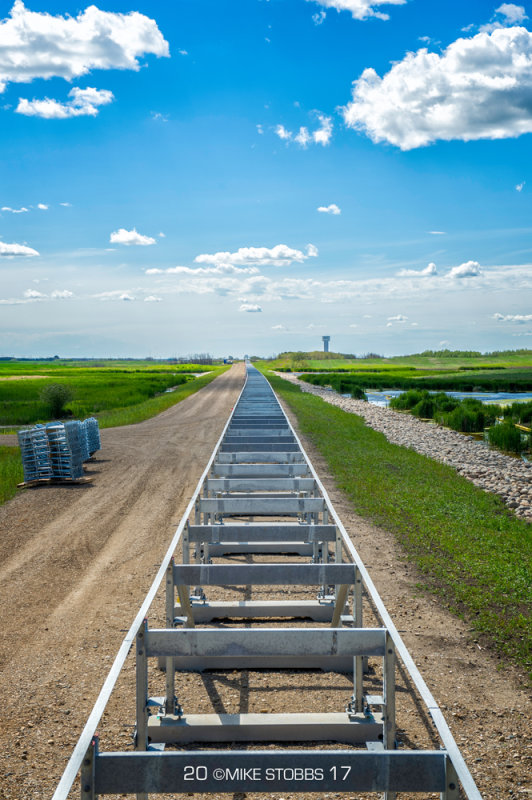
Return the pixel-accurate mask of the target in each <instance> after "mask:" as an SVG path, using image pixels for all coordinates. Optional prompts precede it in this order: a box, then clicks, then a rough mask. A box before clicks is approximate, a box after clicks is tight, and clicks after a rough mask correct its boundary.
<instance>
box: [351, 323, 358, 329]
mask: <svg viewBox="0 0 532 800" xmlns="http://www.w3.org/2000/svg"><path fill="white" fill-rule="evenodd" d="M349 327H350V328H358V325H357V323H356V322H352V323H351V325H350V326H349Z"/></svg>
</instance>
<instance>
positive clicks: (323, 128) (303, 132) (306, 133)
mask: <svg viewBox="0 0 532 800" xmlns="http://www.w3.org/2000/svg"><path fill="white" fill-rule="evenodd" d="M317 116H318V120H319V123H320V125H319V127H318V128H315V129H314V130H313V131H310V130H309V129H308V128H307V127H306V126H304V125H302V126H301V127H300V128H299V131H298V132H297V133H293V131H290V130H288V129H287V128H285V126H284V125H277V126H276V127H275V133H276V134H277V136H278V137H279V139H283V140H284V141H286V142H295V143H296V144H298V145H299V146H300V147H303V148H306V147H308V146H309V144H321V145H322V146H323V147H326V146H327V145H328V144H329V143H330V141H331V137H332V133H333V123H332V118H331V117H327V116H325V114H320V113H319V112H317Z"/></svg>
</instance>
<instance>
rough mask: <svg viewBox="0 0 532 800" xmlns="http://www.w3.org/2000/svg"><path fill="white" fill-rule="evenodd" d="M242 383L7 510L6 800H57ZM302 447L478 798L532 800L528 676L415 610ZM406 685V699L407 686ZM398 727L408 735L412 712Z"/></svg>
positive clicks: (400, 568) (128, 715)
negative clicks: (68, 483) (523, 680)
mask: <svg viewBox="0 0 532 800" xmlns="http://www.w3.org/2000/svg"><path fill="white" fill-rule="evenodd" d="M243 377H244V369H243V366H242V365H237V366H235V367H233V368H232V369H231V370H230V371H228V372H227V373H225V374H223V375H221V376H220V377H218V378H217V379H216V380H215V381H213V382H212V383H211V384H209V385H208V386H207V387H205V388H204V389H202V390H201V391H200V392H198V393H197V394H195V395H193V396H191V397H189V398H187V399H186V400H184V401H183V402H182V403H180V404H178V405H177V406H174V407H173V408H171V409H169V410H168V411H166V412H164V413H163V414H161V415H159V416H158V417H155V418H153V419H151V420H147V421H146V422H143V423H141V424H138V425H134V426H128V427H125V428H113V429H107V430H104V431H102V451H101V452H100V453H98V454H97V455H98V458H97V459H96V460H95V461H94V462H91V464H90V465H89V470H90V473H91V474H92V476H93V479H94V480H93V482H92V483H90V484H87V485H84V486H77V487H76V486H72V487H69V488H66V487H58V486H46V487H40V488H38V489H31V490H26V491H25V492H23V493H20V494H19V495H17V497H15V498H14V499H13V500H12V501H10V502H9V503H7V504H6V505H5V506H3V507H0V528H1V530H2V533H1V538H0V603H1V604H2V608H3V610H4V614H3V617H2V622H3V635H2V637H1V639H0V670H1V682H0V700H1V704H2V712H1V716H2V725H1V726H0V798H2V800H29V799H30V798H32V800H33V799H34V798H35V799H38V800H40V799H41V798H49V797H51V795H52V793H53V790H54V788H55V786H56V784H57V782H58V780H59V777H60V775H61V773H62V771H63V769H64V766H65V764H66V761H67V760H68V757H69V755H70V752H71V750H72V748H73V746H74V744H75V742H76V740H77V737H78V736H79V733H80V732H81V729H82V728H83V725H84V723H85V721H86V718H87V716H88V713H89V711H90V709H91V707H92V705H93V703H94V701H95V699H96V696H97V694H98V692H99V690H100V688H101V684H102V682H103V679H104V677H105V674H106V672H107V669H108V667H109V666H110V664H111V663H112V660H113V659H114V656H115V654H116V651H117V649H118V647H119V645H120V643H121V641H122V638H123V635H124V634H123V631H124V629H126V630H127V629H128V628H129V625H130V624H131V620H132V619H133V617H134V615H135V614H136V612H137V609H138V608H139V606H140V605H141V602H142V600H143V598H144V596H145V594H146V592H147V590H148V588H149V586H150V584H151V582H152V580H153V577H154V575H155V573H156V571H157V568H158V564H159V563H160V561H161V559H162V557H163V555H164V553H165V551H166V548H167V546H168V542H169V540H170V538H171V536H172V534H173V532H174V530H175V527H176V525H177V523H178V521H179V519H180V517H181V515H182V513H183V511H184V510H185V507H186V505H187V503H188V501H189V499H190V496H191V494H192V492H193V490H194V488H195V486H196V483H197V480H198V479H199V477H200V475H201V473H202V471H203V469H204V467H205V464H206V462H207V460H208V458H209V456H210V454H211V452H212V449H213V447H214V445H215V443H216V441H217V439H218V437H219V435H220V433H221V431H222V429H223V426H224V424H225V421H226V419H227V417H228V415H229V413H230V411H231V408H232V406H233V404H234V401H235V400H236V398H237V396H238V392H239V391H240V388H241V386H242V383H243ZM304 446H305V447H306V448H307V452H308V453H309V456H310V458H311V460H312V461H313V463H314V466H315V467H316V469H317V471H318V473H319V474H320V476H321V477H322V479H323V480H324V483H325V486H326V488H327V490H328V491H330V494H331V499H332V500H333V503H334V504H335V506H336V508H337V511H338V512H339V514H340V516H341V517H342V519H343V520H344V523H345V525H346V528H347V529H348V531H349V532H350V534H351V536H352V538H353V541H354V542H355V545H356V547H357V548H358V549H359V552H360V554H361V556H362V558H363V559H364V561H365V562H366V564H367V565H368V567H369V569H370V573H371V574H372V577H373V579H374V581H375V583H376V585H377V587H378V589H379V591H380V592H381V594H382V597H383V599H384V601H385V603H386V604H387V606H388V609H389V610H390V612H391V614H392V616H393V617H394V619H395V620H396V622H397V624H398V627H399V628H400V629H401V630H404V634H403V636H404V639H405V642H406V644H407V646H408V647H409V648H410V650H411V652H412V654H413V657H414V659H415V661H416V663H417V664H418V665H419V666H420V668H421V671H422V673H423V675H424V677H425V679H426V680H427V683H428V684H429V687H430V689H431V690H432V691H433V693H434V694H435V696H436V699H437V700H438V701H439V702H440V703H441V704H442V707H443V708H444V710H445V711H446V714H447V717H448V720H449V722H450V725H451V728H452V730H453V733H454V735H455V736H456V738H457V741H458V743H459V745H460V746H462V747H463V752H464V755H465V757H466V759H467V761H468V764H469V765H470V767H471V768H472V771H473V773H474V775H475V778H476V779H477V781H478V784H479V787H480V788H481V791H482V793H483V796H484V797H485V798H486V800H500V798H515V797H527V796H529V795H530V794H532V787H531V783H530V764H529V763H528V762H527V760H526V759H527V753H528V755H530V746H531V743H530V738H529V737H530V731H531V730H532V724H531V723H532V719H531V717H532V713H531V707H530V704H529V702H528V698H527V695H526V693H525V692H524V691H523V689H522V688H520V676H519V675H518V674H517V673H516V672H512V671H510V670H506V669H505V670H500V669H499V667H500V664H499V662H498V661H497V660H496V659H495V658H494V657H492V656H491V655H490V654H489V653H487V652H486V651H485V650H483V649H482V647H481V645H480V644H479V643H478V642H475V641H474V640H473V638H472V634H471V633H470V631H469V629H468V628H467V626H466V625H465V624H464V623H462V622H461V621H460V620H457V619H456V618H454V617H452V616H451V615H450V614H449V613H448V612H447V611H446V610H445V609H442V608H440V607H439V605H438V604H437V602H435V601H434V600H431V599H430V598H428V597H425V596H422V595H421V596H420V595H419V594H418V592H417V590H416V579H417V576H416V573H415V570H413V568H412V567H411V566H410V565H409V564H408V563H406V562H405V561H404V557H403V555H402V553H401V551H400V549H399V547H398V546H397V545H396V543H395V542H394V540H393V539H392V538H391V537H390V536H389V534H387V533H386V532H385V531H382V530H380V529H378V528H375V527H374V526H371V525H369V524H368V523H366V522H365V521H363V520H361V519H360V518H358V517H357V516H355V515H354V514H353V513H352V511H351V509H350V506H349V503H348V501H347V500H346V499H345V498H344V497H343V495H341V493H339V492H338V491H337V490H336V488H335V486H334V482H333V480H332V478H331V477H330V475H329V474H328V472H327V468H326V465H325V464H324V463H323V461H322V459H321V458H320V457H319V454H317V453H316V452H315V451H314V450H313V448H312V447H310V446H309V444H308V443H307V442H305V441H304ZM130 674H132V673H131V671H130ZM230 677H231V676H230ZM213 680H214V678H213ZM240 680H242V681H245V680H247V681H248V684H247V686H246V687H244V688H243V685H241V684H240V683H238V681H240ZM252 680H256V681H257V685H258V686H259V688H260V686H261V685H262V688H263V689H264V681H265V680H266V678H265V677H264V676H260V675H259V676H252V675H248V676H247V677H246V676H244V677H243V678H242V679H240V678H238V680H237V678H236V677H235V678H234V680H232V682H231V681H228V679H227V678H224V681H225V684H227V687H228V688H227V691H228V692H230V693H231V697H233V700H232V701H231V702H234V703H238V702H240V706H238V705H237V706H236V708H235V710H237V708H240V710H241V711H243V710H245V709H243V708H242V705H241V702H242V701H241V700H239V698H242V697H243V696H244V695H245V696H246V697H248V696H249V693H250V685H251V681H252ZM283 680H284V682H285V683H286V684H289V683H290V681H289V678H288V677H286V678H285V679H283ZM294 680H295V679H294ZM401 681H402V683H403V684H404V691H405V692H406V690H407V688H408V682H407V681H405V680H404V679H403V678H402V677H401ZM206 682H207V679H205V681H203V684H206ZM222 683H223V682H220V683H218V684H217V686H218V688H219V689H220V692H222V688H220V687H222ZM195 685H196V683H194V681H193V680H192V678H191V679H190V686H191V689H190V691H191V700H193V699H194V698H196V699H198V695H197V694H196V690H195V689H194V688H193V687H194V686H195ZM274 685H275V684H274ZM274 685H273V686H272V687H271V688H272V689H273V688H274ZM269 688H270V687H268V689H269ZM286 688H287V689H289V690H291V691H293V689H294V687H293V686H287V687H286ZM198 691H199V690H198ZM223 691H225V689H223ZM341 691H342V697H343V693H344V692H345V689H344V688H343V687H342V688H341ZM246 693H247V694H246ZM204 694H205V689H204ZM275 694H276V692H275V691H274V695H275ZM259 696H261V697H264V691H262V693H261V694H260V695H259ZM294 696H295V694H294ZM199 699H201V703H199V706H200V707H198V706H196V708H197V710H198V711H207V710H208V705H207V700H206V698H205V697H204V696H202V698H199ZM222 699H224V698H222ZM286 699H287V697H286V694H285V695H282V696H281V701H285V700H286ZM225 700H226V705H228V704H229V702H230V700H229V699H228V697H227V698H225ZM246 702H247V701H246ZM204 704H205V707H202V706H203V705H204ZM231 710H233V709H232V708H231ZM401 714H402V716H401V717H400V718H399V720H398V722H399V726H400V728H401V729H405V730H406V727H407V723H408V722H409V721H410V718H411V716H412V717H413V715H414V708H413V705H412V704H410V705H408V706H407V705H405V706H404V710H403V711H401ZM110 717H111V718H110V722H111V724H112V725H113V724H114V725H115V728H116V737H117V738H118V739H120V737H128V736H129V733H130V732H131V731H129V732H128V731H127V730H125V728H124V724H122V721H124V723H125V722H126V721H127V722H129V723H131V721H132V707H131V705H130V704H129V703H128V704H127V707H126V704H124V703H123V702H122V699H121V695H120V692H119V693H118V695H117V700H116V701H115V703H114V705H112V707H111V710H110ZM416 725H417V727H416ZM408 736H409V737H411V738H410V742H411V743H413V744H416V743H417V742H419V743H421V742H422V741H423V740H424V739H426V737H427V731H426V730H424V729H423V725H422V724H421V723H419V724H418V723H416V724H414V727H413V729H412V733H409V734H408ZM527 737H528V738H527ZM405 741H407V740H406V739H405ZM123 742H124V744H126V743H127V739H126V738H124V739H123ZM527 748H528V750H527ZM72 796H73V797H74V796H77V793H76V792H75V793H73V795H72ZM239 797H240V796H239ZM285 800H289V798H288V797H287V798H285Z"/></svg>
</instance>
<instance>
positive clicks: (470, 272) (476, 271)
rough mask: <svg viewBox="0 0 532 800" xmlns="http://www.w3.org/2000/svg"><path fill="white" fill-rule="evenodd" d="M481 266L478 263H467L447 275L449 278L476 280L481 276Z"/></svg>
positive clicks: (454, 268)
mask: <svg viewBox="0 0 532 800" xmlns="http://www.w3.org/2000/svg"><path fill="white" fill-rule="evenodd" d="M480 274H481V271H480V264H479V263H478V261H466V262H465V264H460V266H459V267H453V268H452V270H451V271H450V272H449V273H448V274H447V276H446V277H447V278H474V277H476V276H477V275H480Z"/></svg>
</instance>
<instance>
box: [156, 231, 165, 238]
mask: <svg viewBox="0 0 532 800" xmlns="http://www.w3.org/2000/svg"><path fill="white" fill-rule="evenodd" d="M157 236H158V237H159V239H166V233H163V232H162V231H159V233H158V234H157Z"/></svg>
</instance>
